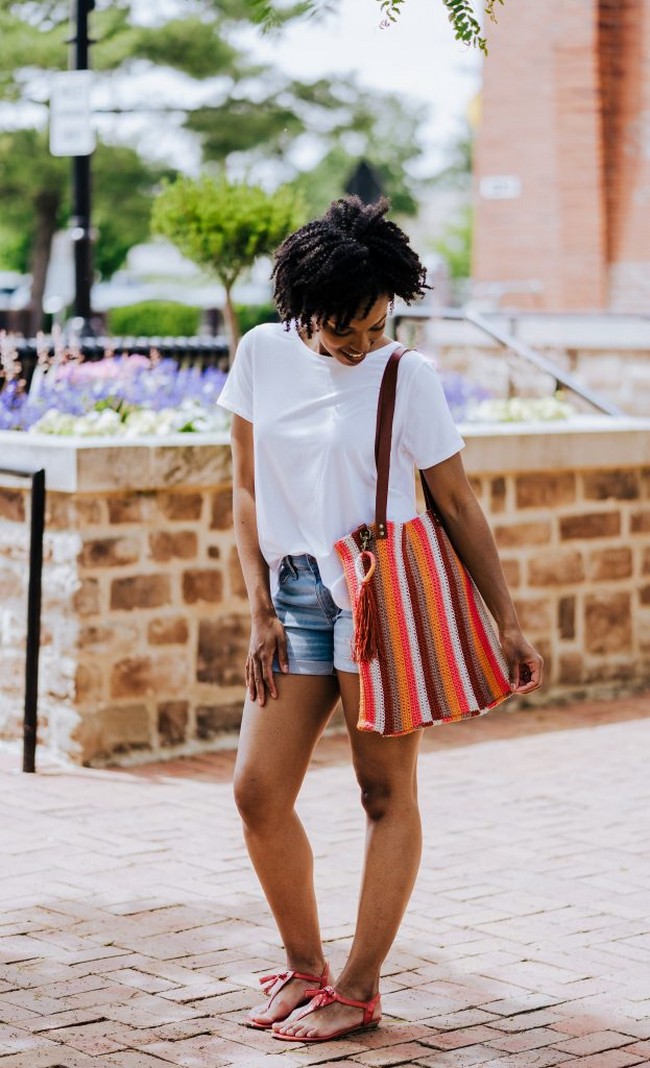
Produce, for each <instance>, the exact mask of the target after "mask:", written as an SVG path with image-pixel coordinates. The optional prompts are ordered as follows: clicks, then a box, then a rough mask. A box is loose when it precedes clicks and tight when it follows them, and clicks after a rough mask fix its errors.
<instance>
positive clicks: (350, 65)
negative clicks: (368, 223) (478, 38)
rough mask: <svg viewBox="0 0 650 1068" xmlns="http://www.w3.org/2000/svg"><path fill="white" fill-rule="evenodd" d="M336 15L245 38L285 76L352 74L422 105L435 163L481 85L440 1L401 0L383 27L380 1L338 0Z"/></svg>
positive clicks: (477, 68)
mask: <svg viewBox="0 0 650 1068" xmlns="http://www.w3.org/2000/svg"><path fill="white" fill-rule="evenodd" d="M338 7H339V10H338V12H337V13H336V14H333V15H330V16H328V17H326V18H325V19H323V20H314V19H309V20H303V21H301V22H299V23H296V24H294V25H292V26H290V27H287V28H286V29H285V30H284V31H283V32H282V34H281V35H280V36H278V37H275V36H268V35H266V36H260V34H259V33H258V32H256V31H252V32H251V34H250V36H249V37H248V40H249V41H251V42H252V43H254V47H255V49H256V51H259V53H260V55H261V56H262V57H263V58H265V59H268V61H269V62H273V63H275V64H276V65H277V66H279V67H281V68H282V69H283V70H285V71H286V72H287V73H291V74H292V75H294V76H298V77H300V76H303V77H305V78H306V79H307V78H309V79H312V78H317V77H320V76H322V75H323V74H328V73H330V72H339V73H340V72H345V71H356V73H357V75H358V78H359V81H360V82H361V83H362V84H363V85H365V86H367V87H370V88H376V89H386V90H391V91H394V92H397V93H400V94H404V95H405V96H410V97H412V98H414V99H415V100H417V101H419V102H423V103H425V104H427V105H428V107H429V109H430V117H429V121H428V122H427V124H426V127H425V128H424V129H423V130H422V139H423V142H424V143H425V144H426V146H427V162H428V161H432V162H433V164H434V165H440V164H441V163H442V162H443V159H444V146H445V145H446V144H447V143H448V142H449V141H450V139H453V136H454V133H455V132H456V131H457V130H458V128H459V124H460V123H461V122H462V120H463V118H464V117H465V115H466V111H467V107H468V104H469V102H470V100H471V99H472V98H473V97H474V96H475V95H476V93H477V92H478V90H479V88H480V76H481V62H480V59H479V55H478V53H477V52H476V50H475V49H468V48H467V46H466V45H463V44H461V43H460V42H458V41H456V40H455V38H454V35H453V30H452V27H451V25H450V23H449V21H448V19H447V14H446V9H445V8H444V6H443V3H442V0H405V3H404V5H403V8H402V12H401V14H400V15H399V18H398V21H397V22H396V23H395V24H393V25H391V26H390V27H389V28H387V29H382V28H381V25H380V24H381V9H380V4H379V2H378V0H341V3H340V4H339V5H338Z"/></svg>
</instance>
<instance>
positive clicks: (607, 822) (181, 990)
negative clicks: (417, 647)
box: [0, 695, 650, 1068]
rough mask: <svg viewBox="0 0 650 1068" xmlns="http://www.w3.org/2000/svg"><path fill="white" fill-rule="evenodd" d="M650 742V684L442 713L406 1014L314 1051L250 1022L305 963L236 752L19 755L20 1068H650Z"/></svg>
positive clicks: (15, 1046) (13, 924) (321, 839)
mask: <svg viewBox="0 0 650 1068" xmlns="http://www.w3.org/2000/svg"><path fill="white" fill-rule="evenodd" d="M388 744H390V743H388ZM649 753H650V695H645V696H643V697H638V698H635V699H631V700H628V701H619V702H615V703H613V702H612V703H603V704H594V705H588V706H586V705H583V706H575V707H572V708H567V709H564V710H562V709H556V710H553V709H548V710H543V711H535V712H517V713H512V712H507V711H505V710H503V711H502V710H498V711H495V712H493V713H492V714H491V715H490V716H488V717H485V718H484V719H482V720H479V721H476V722H474V723H469V724H458V725H455V726H452V727H446V728H441V729H439V730H437V731H430V732H429V733H428V734H427V736H426V744H425V752H424V754H423V756H422V761H421V775H420V779H421V795H422V807H423V811H424V814H425V820H426V825H427V831H426V850H425V857H424V863H423V865H422V872H421V875H420V878H419V882H418V885H417V888H416V892H415V894H414V897H413V901H412V904H411V907H410V909H409V912H408V914H407V918H406V920H405V922H404V925H403V928H402V931H401V933H400V936H399V938H398V941H397V943H396V945H395V947H394V950H393V952H392V953H391V956H390V958H389V960H388V961H387V964H386V967H385V972H384V974H385V978H384V980H383V987H382V989H383V993H384V1010H385V1022H384V1025H383V1026H382V1027H381V1028H380V1029H379V1030H377V1031H375V1032H370V1033H368V1034H366V1035H362V1036H361V1037H355V1038H351V1039H349V1040H346V1041H342V1042H332V1043H326V1044H324V1045H322V1046H314V1047H308V1046H285V1045H284V1044H281V1043H279V1042H277V1041H275V1040H273V1039H272V1038H270V1037H269V1036H268V1035H264V1034H260V1033H258V1032H253V1031H250V1030H247V1029H245V1028H243V1027H241V1026H240V1024H239V1020H240V1018H241V1015H242V1012H243V1010H245V1009H246V1008H247V1007H248V1006H250V1005H252V1004H254V1003H256V1002H257V1001H258V1000H259V996H258V993H257V990H256V986H257V982H256V980H257V976H258V975H259V974H260V973H261V972H263V971H266V970H268V969H269V967H273V966H275V965H278V964H281V961H282V955H281V952H280V948H279V945H278V942H277V938H276V935H275V932H274V929H273V926H272V924H271V922H270V921H269V919H268V917H267V915H266V912H265V909H264V907H263V905H262V902H261V899H260V894H259V891H258V889H257V885H256V882H255V879H254V877H253V875H252V873H251V870H250V868H249V865H248V862H247V859H246V857H245V854H244V850H243V848H242V843H241V838H240V831H239V827H238V820H237V817H236V814H235V812H234V810H233V805H232V801H231V795H230V782H229V780H230V773H231V769H232V754H231V753H220V754H217V755H215V756H211V757H202V758H197V759H193V760H185V761H175V762H174V763H172V764H167V765H160V764H159V765H156V766H149V767H146V768H138V769H132V770H128V771H127V770H119V771H90V770H86V769H74V768H57V767H54V766H51V765H50V766H48V765H46V764H45V763H43V766H42V769H41V771H40V772H39V774H38V775H36V776H26V775H22V774H20V773H18V772H16V771H14V770H13V769H14V768H15V767H17V766H18V757H17V754H16V753H7V752H5V753H3V754H2V756H1V757H0V768H1V769H2V770H1V775H0V783H1V788H2V796H1V804H2V808H1V822H0V865H1V868H0V904H1V911H2V918H1V919H0V1065H1V1066H2V1068H54V1066H61V1068H97V1066H101V1068H104V1066H107V1068H108V1066H111V1068H169V1066H170V1065H178V1066H181V1068H221V1066H225V1065H235V1066H241V1068H257V1066H266V1068H276V1066H280V1068H295V1066H297V1065H321V1066H322V1068H326V1066H327V1065H331V1064H334V1063H337V1064H340V1063H341V1062H346V1063H349V1064H354V1065H362V1066H368V1068H371V1066H377V1068H379V1066H392V1065H400V1064H416V1065H421V1066H422V1068H446V1066H453V1068H464V1066H468V1065H483V1066H497V1065H499V1066H501V1065H507V1066H508V1068H520V1066H521V1068H543V1066H546V1065H558V1066H564V1065H574V1064H579V1065H580V1066H581V1068H624V1066H627V1065H650V921H649V919H648V912H649V906H650V838H649V834H648V832H649V829H650V827H649V815H650V775H649V774H648V754H649ZM346 757H347V754H346V743H345V741H344V740H343V739H341V738H336V737H333V738H332V737H330V738H328V739H326V740H325V741H324V742H323V744H322V745H321V747H320V749H319V752H318V754H317V758H316V760H315V766H314V768H313V770H312V771H311V772H310V775H309V778H308V781H307V784H306V787H305V791H304V796H303V798H302V800H301V810H302V812H303V814H304V818H305V820H306V823H307V824H308V826H309V828H310V831H311V832H312V836H313V840H314V843H315V849H316V853H317V879H318V886H319V894H320V900H321V902H322V920H323V925H324V931H325V937H326V940H327V950H328V955H329V957H330V959H331V961H332V962H333V964H334V966H335V967H336V966H337V965H338V964H339V963H340V962H341V960H342V958H343V957H344V955H345V950H346V946H347V945H348V941H349V938H350V934H351V931H352V924H351V921H352V913H353V907H354V899H355V896H356V886H357V879H358V869H359V858H360V854H361V840H362V833H363V828H362V820H361V817H360V814H359V808H358V804H357V792H356V788H355V785H354V783H353V781H352V775H351V771H350V768H349V766H348V765H347V763H346ZM319 813H320V815H319Z"/></svg>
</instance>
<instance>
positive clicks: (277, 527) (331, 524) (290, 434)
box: [219, 323, 463, 608]
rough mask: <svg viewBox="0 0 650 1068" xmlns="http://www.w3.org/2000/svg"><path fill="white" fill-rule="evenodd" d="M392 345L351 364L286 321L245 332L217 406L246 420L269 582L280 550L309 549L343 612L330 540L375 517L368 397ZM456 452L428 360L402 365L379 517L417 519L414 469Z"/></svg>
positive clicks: (458, 441)
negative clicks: (384, 504) (316, 347)
mask: <svg viewBox="0 0 650 1068" xmlns="http://www.w3.org/2000/svg"><path fill="white" fill-rule="evenodd" d="M396 347H397V342H395V341H391V343H390V344H388V345H384V346H383V347H382V348H380V349H375V350H374V351H373V352H372V353H370V354H369V355H368V356H366V358H365V360H363V361H362V363H360V364H358V365H357V366H353V367H346V366H344V365H343V364H341V363H339V362H338V361H337V360H335V359H334V358H333V357H331V356H323V355H320V354H319V353H317V352H314V351H313V350H312V349H310V348H309V347H308V346H307V345H306V344H305V343H304V342H303V341H302V340H301V338H300V336H299V334H298V332H297V330H295V329H294V328H293V327H292V328H291V329H290V330H288V331H287V330H285V328H284V326H283V325H282V324H280V323H266V324H264V325H262V326H256V327H254V328H253V329H252V330H251V331H250V332H249V333H248V334H246V335H245V336H244V337H243V338H242V340H241V342H240V345H239V347H238V349H237V356H236V359H235V361H234V363H233V367H232V369H231V371H230V374H229V375H228V379H227V381H226V384H225V386H224V389H223V391H222V393H221V395H220V397H219V404H221V405H222V406H223V407H224V408H227V409H228V410H229V411H231V412H235V413H236V414H237V415H240V416H242V417H243V418H244V419H247V420H248V421H249V422H251V423H252V424H253V440H254V449H255V504H256V511H257V526H258V532H259V540H260V548H261V551H262V555H263V556H264V559H265V560H266V561H267V563H268V565H269V568H270V570H271V578H272V589H275V588H276V583H277V571H278V568H279V564H280V561H281V560H282V558H283V557H284V556H289V555H291V556H295V555H300V554H301V553H309V554H310V555H311V556H314V557H315V558H316V560H317V562H318V567H319V569H320V573H321V577H322V579H323V582H324V583H325V585H326V586H327V587H329V589H330V591H331V593H332V597H333V598H334V600H335V602H336V603H337V604H338V605H339V606H340V607H341V608H349V607H350V600H349V597H348V593H347V589H346V585H345V578H344V576H343V569H342V567H341V565H340V563H339V558H338V556H337V554H336V550H335V549H334V542H335V541H337V540H338V539H339V538H341V537H343V536H344V535H345V534H349V533H350V531H351V530H354V529H355V527H357V526H359V525H360V524H361V523H368V522H371V521H372V520H373V519H374V513H375V487H376V466H375V456H374V444H375V425H376V419H377V402H378V399H379V388H380V385H381V379H382V375H383V373H384V368H385V366H386V363H387V362H388V358H389V356H390V354H391V352H392V351H393V349H395V348H396ZM462 447H463V439H462V438H461V437H460V435H459V433H458V431H457V430H456V427H455V426H454V423H453V421H452V418H451V414H450V412H449V408H448V407H447V402H446V400H445V396H444V393H443V391H442V386H441V384H440V380H439V378H438V375H437V373H436V370H435V368H434V366H433V364H432V363H431V362H430V361H429V360H427V359H426V358H425V357H424V356H423V355H422V354H421V353H419V352H416V351H410V352H407V353H405V354H404V356H403V357H402V359H401V361H400V366H399V375H398V379H397V399H396V403H395V418H394V423H393V439H392V448H391V463H390V486H389V492H388V512H387V515H388V519H392V520H395V521H397V522H404V521H405V520H407V519H412V518H413V516H414V515H415V514H416V503H415V479H414V472H413V468H414V465H415V466H416V467H419V468H426V467H432V466H433V465H434V464H437V463H440V462H441V461H442V460H446V459H448V458H449V457H450V456H453V455H454V454H455V453H457V452H458V451H459V450H460V449H461V448H462Z"/></svg>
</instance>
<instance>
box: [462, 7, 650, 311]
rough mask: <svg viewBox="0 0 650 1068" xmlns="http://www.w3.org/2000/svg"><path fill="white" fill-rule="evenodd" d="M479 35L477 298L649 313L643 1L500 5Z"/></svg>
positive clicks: (649, 91) (649, 132)
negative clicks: (487, 295)
mask: <svg viewBox="0 0 650 1068" xmlns="http://www.w3.org/2000/svg"><path fill="white" fill-rule="evenodd" d="M498 18H499V21H498V24H497V25H490V27H489V34H488V40H489V49H490V54H489V56H488V57H487V59H486V61H485V64H484V83H483V91H482V106H481V119H480V123H479V129H478V137H477V148H476V162H475V182H476V197H475V205H476V231H475V246H474V265H473V275H474V279H475V282H476V283H477V286H478V292H481V291H483V292H485V291H488V292H492V293H493V294H494V295H498V294H499V292H502V293H503V302H504V303H507V304H509V305H515V306H519V307H525V308H536V309H541V310H547V311H593V310H598V309H611V310H616V311H643V312H648V311H650V0H548V2H547V3H544V4H542V3H539V2H527V3H523V4H522V3H518V2H517V0H505V5H504V6H503V7H502V8H501V7H499V9H498Z"/></svg>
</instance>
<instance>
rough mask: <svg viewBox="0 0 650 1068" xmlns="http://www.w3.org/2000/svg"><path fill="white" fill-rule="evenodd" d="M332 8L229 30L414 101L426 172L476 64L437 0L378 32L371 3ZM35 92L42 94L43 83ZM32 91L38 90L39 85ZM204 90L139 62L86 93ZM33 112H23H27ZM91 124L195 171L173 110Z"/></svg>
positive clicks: (308, 72) (180, 95)
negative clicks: (267, 28)
mask: <svg viewBox="0 0 650 1068" xmlns="http://www.w3.org/2000/svg"><path fill="white" fill-rule="evenodd" d="M139 5H140V12H139V14H140V16H141V21H143V22H147V21H151V18H152V14H153V13H152V8H151V5H150V4H149V2H148V0H135V4H134V7H135V10H136V12H138V6H139ZM335 7H336V9H337V10H336V11H335V12H333V13H332V14H330V15H328V16H325V17H322V18H317V19H315V18H312V19H303V20H300V21H296V22H294V23H292V24H291V25H290V26H288V27H286V28H285V29H283V30H282V32H281V33H279V34H264V33H263V32H262V31H261V30H260V29H258V28H257V27H253V26H249V27H246V28H245V29H243V30H241V31H240V32H239V34H238V37H239V39H240V43H241V44H243V45H245V46H247V48H250V49H251V51H252V52H253V53H254V55H255V57H256V58H259V59H260V60H261V61H266V62H268V63H270V64H273V65H274V66H276V67H278V68H279V69H280V70H281V71H283V72H284V73H286V74H287V75H288V76H291V77H294V78H304V79H305V80H316V79H317V78H321V77H323V76H327V75H328V74H329V73H338V74H342V73H346V72H354V73H355V74H356V76H357V79H358V81H359V82H360V84H361V85H362V86H365V87H367V88H376V89H383V90H388V91H392V92H395V93H398V94H400V95H403V96H404V97H405V98H407V99H408V98H412V99H413V100H414V101H416V102H419V103H423V104H425V105H426V108H427V110H428V119H427V121H426V122H425V123H424V125H423V127H422V129H421V131H420V141H421V143H422V145H423V146H424V148H425V155H424V157H423V159H422V161H421V163H420V165H419V167H418V170H419V171H421V172H423V173H425V174H430V173H434V172H435V170H437V169H439V168H440V167H442V166H443V165H444V163H445V157H446V148H447V146H448V145H449V144H450V142H452V141H453V140H454V136H455V134H457V133H459V131H460V128H461V124H462V120H463V119H464V117H465V116H466V113H467V109H468V105H469V103H470V101H471V100H472V99H473V98H474V96H475V95H476V93H477V92H478V90H479V87H480V76H481V61H480V57H479V54H478V53H477V51H476V50H475V49H468V48H467V46H466V45H463V44H461V43H460V42H457V41H456V40H455V39H454V35H453V30H452V27H451V25H450V23H449V21H448V18H447V14H446V9H445V7H444V5H443V3H442V0H405V2H404V4H403V8H402V11H401V13H400V15H399V17H398V20H397V22H396V23H394V24H392V25H390V26H389V27H388V28H385V29H382V28H381V22H382V12H381V7H380V3H379V0H339V2H338V3H337V4H336V5H335ZM177 12H178V0H159V2H158V4H157V5H156V7H155V17H156V18H157V19H160V18H161V17H164V15H165V14H169V15H170V16H173V15H174V14H177ZM41 81H42V82H43V84H42V85H40V86H39V87H38V90H37V95H40V96H41V97H42V99H43V100H46V99H47V98H48V96H49V83H47V81H44V80H43V79H41ZM39 90H40V91H39ZM211 92H212V90H210V89H209V87H208V86H205V87H204V88H201V87H196V86H194V87H192V86H191V85H190V84H188V80H187V79H185V77H184V76H183V75H180V74H178V73H177V72H172V71H167V72H164V73H161V72H160V71H152V70H151V69H150V68H149V65H148V64H145V63H142V64H134V65H132V67H131V70H130V73H129V77H128V79H122V80H120V81H116V80H115V79H113V78H111V79H108V80H99V81H98V84H97V85H96V87H95V90H94V91H93V103H94V106H95V107H96V108H100V109H101V108H102V107H115V106H122V107H129V105H130V104H132V103H133V101H134V100H135V101H139V102H140V103H143V102H146V101H147V100H149V101H151V102H152V104H153V106H155V105H156V103H158V102H160V100H164V99H167V100H169V101H176V100H178V99H182V100H185V101H187V102H188V103H190V102H192V101H193V102H195V103H197V104H198V103H200V102H202V100H204V99H206V95H209V94H210V93H211ZM32 111H33V115H32ZM46 121H47V111H46V109H45V108H43V106H41V107H36V108H30V107H26V108H16V107H15V105H5V107H4V108H2V107H0V124H2V125H3V126H5V125H6V126H9V127H11V126H13V125H23V124H25V123H30V122H34V123H37V124H44V123H45V122H46ZM95 122H96V125H97V126H98V128H99V129H100V130H101V131H102V132H103V133H104V135H105V136H106V135H107V136H108V138H109V140H111V139H113V138H112V136H111V135H114V136H115V135H116V136H117V140H121V139H122V138H123V137H124V135H126V136H127V138H129V137H130V139H131V141H132V142H133V143H134V144H137V145H138V147H139V148H140V150H141V151H143V152H144V153H145V154H146V155H150V156H152V157H153V158H165V159H167V160H169V161H170V162H172V163H173V164H175V165H176V166H179V167H180V168H181V169H184V170H188V171H189V172H194V173H196V172H198V170H199V169H200V166H201V161H200V152H199V149H198V146H197V144H196V143H195V142H194V140H193V139H192V138H191V137H190V136H189V135H188V134H187V133H186V132H184V131H182V130H181V129H180V126H181V122H182V118H181V116H177V117H174V116H169V115H168V116H166V117H165V119H164V129H161V126H160V123H159V122H152V121H151V115H150V114H147V115H142V114H140V115H133V116H127V115H121V116H119V118H118V117H111V116H110V115H109V114H101V113H98V114H96V116H95Z"/></svg>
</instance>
